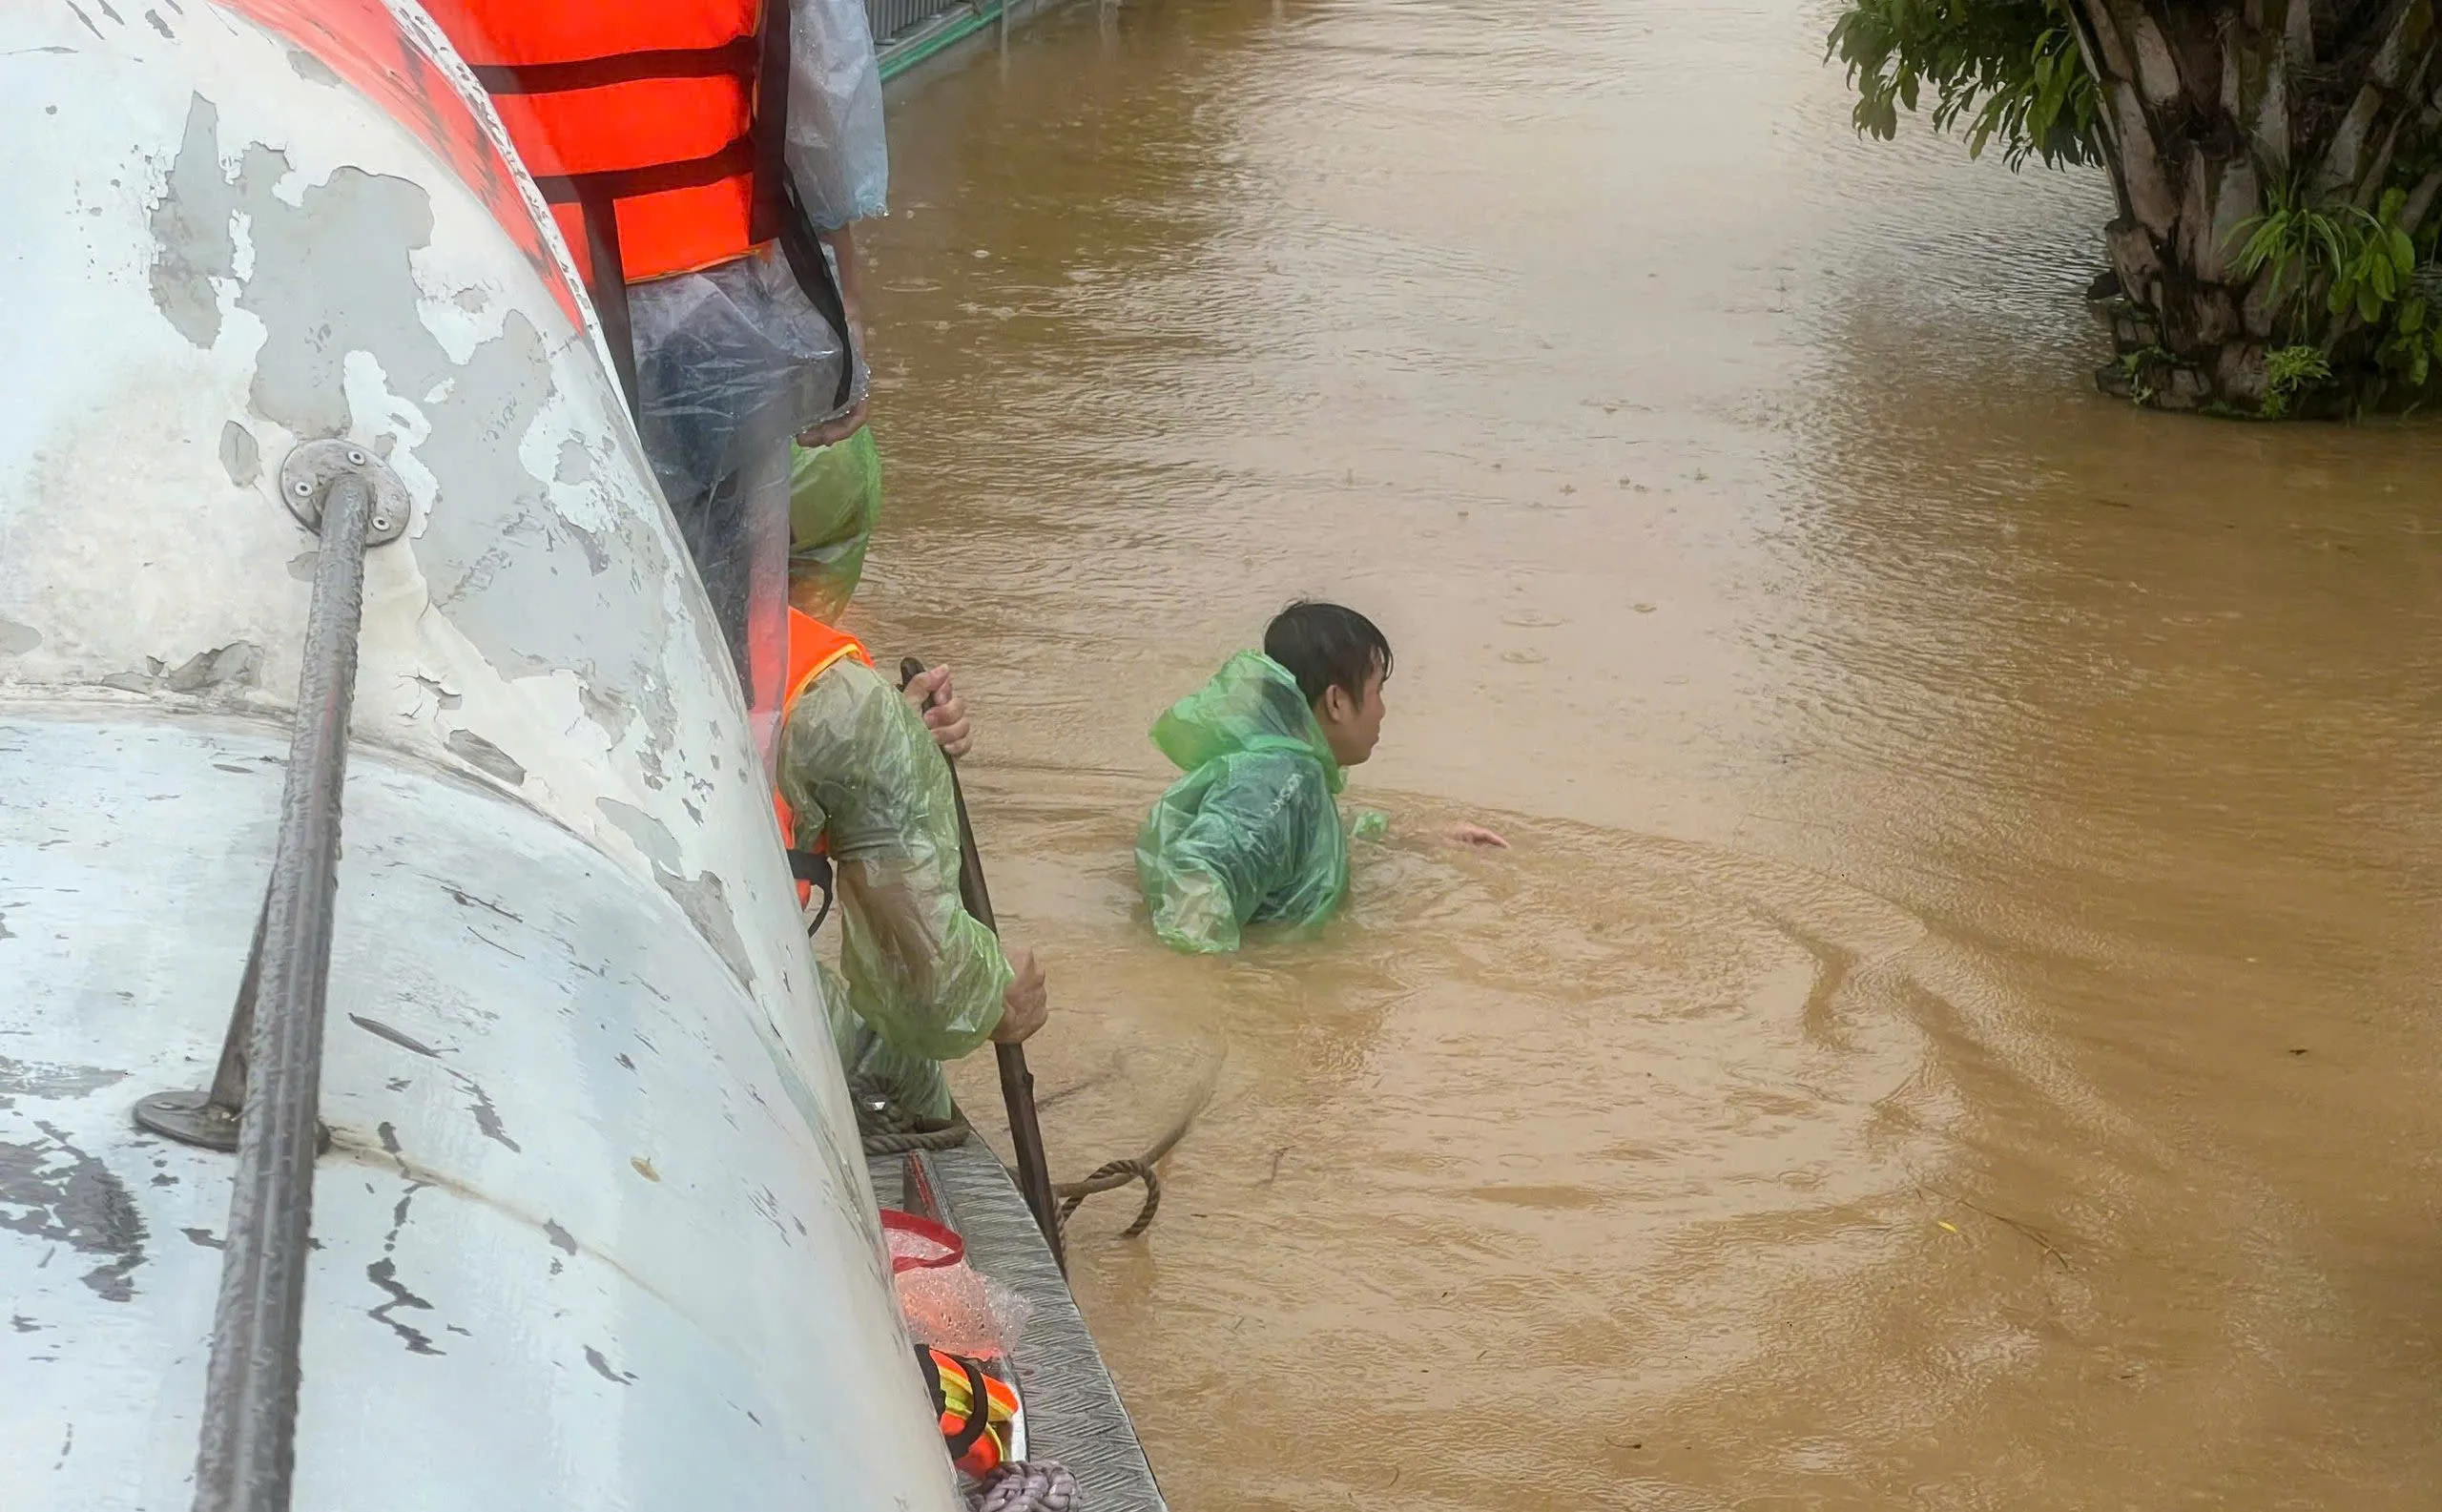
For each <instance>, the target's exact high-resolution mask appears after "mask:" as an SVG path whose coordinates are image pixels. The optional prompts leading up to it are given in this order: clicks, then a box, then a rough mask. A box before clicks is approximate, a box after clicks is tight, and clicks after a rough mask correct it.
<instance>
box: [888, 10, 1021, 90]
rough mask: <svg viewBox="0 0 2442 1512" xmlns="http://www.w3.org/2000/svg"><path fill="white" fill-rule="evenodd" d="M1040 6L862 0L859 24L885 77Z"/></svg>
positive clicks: (894, 75) (1018, 17) (891, 76)
mask: <svg viewBox="0 0 2442 1512" xmlns="http://www.w3.org/2000/svg"><path fill="white" fill-rule="evenodd" d="M1043 9H1044V0H865V24H866V25H867V26H869V27H871V28H872V29H873V33H874V49H875V51H876V52H879V53H880V55H881V76H882V77H883V78H885V79H887V78H893V77H896V76H897V75H899V74H900V73H904V72H907V71H908V70H909V69H912V68H914V67H915V66H916V65H917V64H919V63H921V62H923V61H924V60H925V59H926V58H928V57H931V56H932V55H933V54H934V53H936V52H941V51H942V49H943V48H946V47H948V46H950V45H951V44H953V43H956V42H961V41H963V40H964V39H966V38H967V37H970V36H973V35H974V34H975V33H976V32H978V31H983V29H984V28H985V27H988V26H995V25H999V24H1002V23H1004V21H1014V20H1018V19H1020V18H1022V17H1024V18H1030V17H1031V16H1032V15H1033V14H1034V13H1035V12H1036V11H1038V10H1043Z"/></svg>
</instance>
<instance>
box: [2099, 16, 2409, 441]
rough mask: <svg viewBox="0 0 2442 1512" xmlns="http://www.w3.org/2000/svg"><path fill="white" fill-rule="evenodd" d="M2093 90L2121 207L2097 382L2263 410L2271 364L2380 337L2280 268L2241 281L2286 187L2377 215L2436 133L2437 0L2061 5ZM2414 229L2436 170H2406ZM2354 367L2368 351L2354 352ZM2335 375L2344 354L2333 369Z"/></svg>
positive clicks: (2179, 402) (2195, 403) (2113, 234)
mask: <svg viewBox="0 0 2442 1512" xmlns="http://www.w3.org/2000/svg"><path fill="white" fill-rule="evenodd" d="M2064 10H2066V11H2067V12H2068V14H2069V16H2070V19H2071V21H2072V24H2073V26H2074V28H2075V30H2076V31H2077V34H2078V39H2079V43H2080V49H2081V50H2082V52H2083V53H2084V56H2085V61H2086V65H2087V68H2088V71H2089V72H2091V73H2092V74H2093V75H2094V77H2095V79H2096V81H2097V87H2098V89H2099V90H2100V92H2101V109H2100V112H2099V122H2098V132H2099V135H2100V136H2101V146H2102V153H2103V157H2104V161H2105V163H2106V164H2107V165H2108V167H2109V169H2110V172H2111V176H2112V181H2113V184H2114V186H2115V187H2116V188H2117V190H2118V192H2119V197H2120V215H2119V217H2118V218H2116V219H2115V220H2113V221H2112V223H2111V224H2110V226H2109V227H2108V228H2107V229H2106V234H2105V238H2104V239H2105V246H2106V248H2107V251H2108V254H2109V257H2110V260H2111V265H2112V269H2113V271H2114V273H2116V274H2117V275H2118V281H2119V284H2120V290H2121V300H2119V301H2117V302H2116V304H2115V306H2114V308H2113V311H2112V316H2113V328H2114V334H2115V337H2116V339H2117V342H2118V345H2119V348H2120V355H2121V359H2122V361H2121V362H2115V363H2114V364H2112V365H2111V366H2109V367H2106V368H2105V369H2103V371H2102V373H2101V375H2099V377H2101V380H2102V382H2103V383H2104V386H2105V387H2108V388H2116V389H2119V390H2121V391H2128V390H2130V389H2135V390H2136V391H2138V392H2139V393H2140V394H2141V395H2142V397H2146V398H2149V399H2150V400H2151V401H2152V402H2153V403H2156V404H2161V405H2162V406H2163V407H2165V408H2174V409H2195V408H2204V407H2208V406H2214V405H2224V406H2228V407H2231V408H2244V409H2249V410H2252V409H2254V408H2256V407H2257V406H2258V405H2259V404H2262V402H2263V400H2264V397H2265V390H2266V375H2265V356H2266V352H2267V351H2268V350H2269V349H2271V348H2274V347H2278V346H2287V345H2297V344H2313V345H2316V346H2319V347H2321V348H2322V349H2323V351H2324V352H2325V353H2326V354H2327V355H2328V356H2331V357H2333V358H2335V359H2344V360H2345V359H2346V358H2348V357H2349V355H2351V354H2350V353H2349V350H2348V349H2349V346H2350V343H2351V342H2356V343H2357V344H2359V345H2361V346H2362V345H2365V344H2367V343H2369V342H2370V341H2371V340H2372V337H2371V334H2370V333H2368V332H2366V331H2365V330H2364V329H2363V328H2362V327H2360V326H2359V324H2358V323H2357V321H2355V319H2354V317H2353V315H2351V314H2350V313H2349V312H2346V311H2344V312H2343V313H2341V314H2339V315H2333V314H2332V313H2330V312H2329V311H2328V308H2327V304H2326V300H2325V298H2324V293H2325V286H2324V284H2322V283H2321V282H2318V281H2317V280H2312V279H2309V278H2307V277H2304V276H2301V275H2300V273H2299V272H2298V270H2288V276H2287V277H2279V276H2276V275H2277V274H2278V273H2279V272H2280V270H2276V269H2273V268H2265V269H2260V270H2257V271H2256V272H2255V273H2254V274H2252V275H2243V274H2242V273H2241V272H2240V271H2239V267H2240V253H2241V250H2242V248H2244V246H2245V243H2246V241H2247V237H2248V232H2249V228H2250V226H2251V224H2252V223H2254V222H2255V221H2257V220H2258V219H2259V218H2260V217H2263V216H2264V215H2265V214H2266V208H2267V205H2268V203H2269V202H2270V199H2271V197H2273V196H2274V195H2275V194H2276V193H2285V194H2287V195H2289V196H2291V197H2295V198H2296V199H2299V200H2301V201H2303V202H2306V203H2310V204H2314V205H2318V206H2327V207H2333V208H2337V207H2340V206H2355V207H2356V208H2358V209H2360V210H2371V209H2372V208H2373V207H2374V205H2375V203H2376V201H2377V200H2378V198H2379V197H2380V196H2381V195H2382V193H2383V191H2384V190H2385V188H2387V187H2390V185H2391V184H2392V183H2393V182H2394V180H2395V179H2397V178H2400V177H2401V176H2402V174H2401V165H2402V162H2403V157H2402V153H2403V149H2404V147H2406V148H2408V149H2410V150H2411V151H2412V152H2414V153H2417V154H2425V153H2427V152H2428V148H2427V146H2426V144H2427V143H2428V141H2429V140H2430V139H2432V137H2433V136H2434V135H2435V133H2434V128H2435V127H2436V125H2437V124H2442V113H2438V112H2437V111H2436V109H2435V106H2434V102H2433V99H2432V91H2433V85H2434V75H2435V50H2436V45H2437V42H2442V35H2437V29H2436V26H2435V0H2218V3H2202V0H2064ZM2406 177H2407V180H2408V181H2407V183H2406V184H2405V185H2403V187H2407V188H2408V189H2409V190H2410V200H2409V203H2408V206H2407V208H2406V210H2405V211H2404V212H2403V213H2402V216H2401V219H2400V224H2401V226H2402V229H2403V230H2406V231H2408V232H2409V233H2410V234H2411V235H2413V234H2414V233H2415V231H2416V230H2417V228H2418V227H2419V226H2420V225H2421V224H2422V223H2423V221H2424V219H2425V217H2427V216H2428V215H2429V214H2431V213H2432V210H2433V202H2434V199H2435V197H2436V193H2437V191H2442V163H2437V165H2436V166H2434V167H2432V169H2430V170H2429V171H2425V172H2423V173H2421V174H2410V175H2407V176H2406ZM2359 355H2363V354H2359ZM2342 365H2343V362H2341V361H2335V362H2334V366H2335V367H2340V366H2342Z"/></svg>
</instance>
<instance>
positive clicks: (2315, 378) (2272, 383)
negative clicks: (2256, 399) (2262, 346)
mask: <svg viewBox="0 0 2442 1512" xmlns="http://www.w3.org/2000/svg"><path fill="white" fill-rule="evenodd" d="M2330 382H2331V360H2330V359H2329V358H2327V357H2326V356H2324V353H2323V348H2322V347H2319V346H2276V347H2274V348H2273V349H2272V350H2271V351H2268V352H2266V353H2265V354H2264V418H2265V419H2266V420H2279V419H2280V418H2281V417H2282V416H2284V415H2287V413H2289V406H2290V404H2292V403H2293V402H2294V401H2295V400H2296V399H2297V397H2298V396H2299V395H2300V394H2302V393H2304V392H2306V391H2307V389H2309V388H2315V387H2319V386H2321V385H2323V384H2325V383H2330Z"/></svg>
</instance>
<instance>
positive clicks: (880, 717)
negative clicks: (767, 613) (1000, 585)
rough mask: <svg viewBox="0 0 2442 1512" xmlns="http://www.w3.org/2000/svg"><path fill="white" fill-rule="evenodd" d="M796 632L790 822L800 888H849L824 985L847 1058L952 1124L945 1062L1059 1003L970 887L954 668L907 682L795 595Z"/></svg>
mask: <svg viewBox="0 0 2442 1512" xmlns="http://www.w3.org/2000/svg"><path fill="white" fill-rule="evenodd" d="M788 640H789V668H788V680H787V683H786V687H787V690H788V692H787V695H786V697H785V699H784V700H783V702H782V705H781V715H780V729H779V736H778V745H777V756H778V774H777V787H778V797H779V808H780V812H781V833H782V836H783V838H784V839H787V841H788V843H789V847H790V860H791V862H792V864H793V865H795V866H796V867H797V873H798V876H799V878H800V879H801V888H800V890H801V892H808V891H811V890H812V889H814V888H815V887H817V885H819V884H820V883H822V882H826V881H827V882H828V883H829V885H830V887H831V888H832V889H833V890H834V891H835V892H836V895H837V898H838V912H839V914H840V916H841V922H840V942H839V964H840V968H841V974H842V975H844V976H845V978H846V981H845V983H844V984H841V983H840V982H838V980H836V979H830V977H829V972H828V969H827V968H825V975H826V979H827V980H826V983H825V985H827V986H829V987H830V988H832V990H831V991H829V992H827V993H825V994H824V996H825V997H826V999H828V1000H829V1002H830V1003H831V1004H832V1005H833V1006H832V1033H833V1036H834V1038H835V1039H836V1040H837V1042H838V1046H839V1059H840V1064H841V1065H842V1066H843V1067H846V1069H847V1072H848V1079H849V1081H850V1082H851V1083H852V1084H853V1085H855V1086H857V1087H859V1088H860V1089H870V1090H871V1091H873V1092H878V1093H880V1095H882V1096H883V1097H884V1098H886V1099H887V1100H888V1101H889V1103H890V1104H891V1106H892V1107H893V1108H897V1109H898V1110H899V1111H900V1112H901V1113H902V1114H904V1115H905V1116H906V1117H907V1118H909V1119H911V1120H913V1122H914V1123H915V1125H916V1127H918V1128H920V1129H921V1128H927V1127H939V1126H942V1125H943V1124H945V1123H946V1122H947V1121H948V1120H949V1119H950V1117H951V1108H950V1092H949V1084H948V1083H947V1082H946V1081H945V1080H944V1079H943V1078H942V1067H941V1063H942V1062H943V1061H948V1060H955V1059H957V1058H958V1057H960V1056H962V1055H964V1054H966V1053H967V1052H968V1051H970V1050H973V1049H975V1048H977V1047H978V1046H982V1045H983V1043H984V1042H985V1041H986V1040H993V1041H998V1042H1000V1043H1003V1044H1016V1043H1018V1042H1019V1041H1022V1040H1024V1039H1025V1038H1026V1037H1027V1036H1029V1035H1031V1034H1033V1033H1034V1032H1035V1031H1036V1030H1037V1029H1039V1028H1041V1027H1043V1024H1044V1020H1045V1016H1046V1014H1047V1012H1048V997H1047V994H1046V992H1045V984H1044V975H1043V968H1042V967H1041V966H1039V965H1037V964H1036V963H1035V959H1034V955H1033V953H1032V952H1031V951H1027V950H1011V951H1006V952H1004V950H1003V947H1002V945H1001V942H1000V940H999V939H998V938H997V937H996V936H994V934H993V933H992V931H991V930H989V929H986V928H985V927H983V922H981V921H979V920H977V919H976V918H975V917H974V916H973V915H971V914H969V913H968V912H967V911H966V908H965V906H964V905H963V904H962V902H961V901H959V887H958V875H959V826H958V809H957V805H956V803H955V801H954V800H953V798H952V796H951V789H950V767H949V763H950V759H951V758H952V757H955V756H962V755H964V754H965V752H966V749H967V746H968V741H969V731H968V726H967V722H966V717H965V712H964V708H963V706H962V703H961V702H960V700H959V698H958V696H957V694H956V691H955V689H953V688H952V686H951V684H950V679H949V669H948V668H946V667H937V668H934V669H933V670H932V671H931V672H928V673H925V674H924V675H922V676H921V677H919V678H917V679H915V680H914V681H913V682H911V683H909V684H908V685H907V688H906V689H905V691H904V692H903V693H902V692H901V690H900V689H897V688H894V687H892V686H891V684H890V683H889V681H887V680H886V679H885V678H884V677H883V676H882V674H881V673H879V672H877V671H875V669H874V665H873V658H872V657H871V656H870V655H869V654H867V652H866V651H865V648H864V647H863V646H862V645H860V644H859V642H858V641H857V639H856V638H855V637H854V636H851V635H849V634H847V633H846V632H842V631H839V630H836V629H834V628H832V627H831V626H829V625H826V624H824V623H823V622H821V621H820V620H817V619H816V618H815V617H814V616H812V615H811V614H807V613H804V612H802V611H798V610H796V609H792V610H790V611H789V633H788ZM928 701H930V702H931V703H932V705H933V707H932V708H931V709H930V710H929V712H920V710H921V708H922V706H923V705H924V704H925V703H926V702H928ZM828 903H829V900H828V899H827V898H826V900H825V904H824V906H826V907H827V906H828ZM819 922H820V921H819V917H818V916H817V925H818V924H819Z"/></svg>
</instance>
